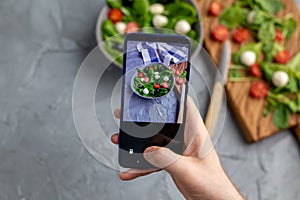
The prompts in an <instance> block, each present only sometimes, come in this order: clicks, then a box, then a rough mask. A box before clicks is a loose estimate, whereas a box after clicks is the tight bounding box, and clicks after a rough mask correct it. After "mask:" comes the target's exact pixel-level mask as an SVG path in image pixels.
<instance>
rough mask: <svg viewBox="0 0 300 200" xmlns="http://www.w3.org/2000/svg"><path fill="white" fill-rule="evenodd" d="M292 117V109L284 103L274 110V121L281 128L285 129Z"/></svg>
mask: <svg viewBox="0 0 300 200" xmlns="http://www.w3.org/2000/svg"><path fill="white" fill-rule="evenodd" d="M289 119H290V111H289V109H288V107H287V106H285V105H284V104H279V105H278V107H277V108H276V109H275V111H274V115H273V123H274V125H275V126H276V127H277V128H279V129H284V128H287V127H288V122H289Z"/></svg>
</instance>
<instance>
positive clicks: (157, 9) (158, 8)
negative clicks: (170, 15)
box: [150, 3, 165, 15]
mask: <svg viewBox="0 0 300 200" xmlns="http://www.w3.org/2000/svg"><path fill="white" fill-rule="evenodd" d="M150 12H151V13H152V14H153V15H158V14H162V13H163V12H165V7H164V6H163V5H162V4H160V3H155V4H152V5H151V6H150Z"/></svg>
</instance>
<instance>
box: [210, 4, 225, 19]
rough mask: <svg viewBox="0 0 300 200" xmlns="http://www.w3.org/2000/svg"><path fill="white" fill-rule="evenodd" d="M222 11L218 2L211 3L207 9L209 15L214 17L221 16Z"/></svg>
mask: <svg viewBox="0 0 300 200" xmlns="http://www.w3.org/2000/svg"><path fill="white" fill-rule="evenodd" d="M222 9H223V8H222V5H221V4H220V3H219V2H212V3H211V4H210V7H209V14H211V15H212V16H215V17H216V16H218V15H220V14H221V12H222Z"/></svg>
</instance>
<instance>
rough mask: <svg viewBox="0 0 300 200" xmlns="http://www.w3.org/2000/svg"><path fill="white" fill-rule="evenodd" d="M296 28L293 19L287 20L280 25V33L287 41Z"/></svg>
mask: <svg viewBox="0 0 300 200" xmlns="http://www.w3.org/2000/svg"><path fill="white" fill-rule="evenodd" d="M296 28H297V22H296V20H295V19H293V18H287V19H286V20H284V21H283V23H282V32H283V35H284V36H285V37H286V38H287V39H288V38H290V37H291V36H292V34H293V33H294V32H295V30H296Z"/></svg>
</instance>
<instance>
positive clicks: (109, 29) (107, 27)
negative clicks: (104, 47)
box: [102, 19, 118, 36]
mask: <svg viewBox="0 0 300 200" xmlns="http://www.w3.org/2000/svg"><path fill="white" fill-rule="evenodd" d="M102 32H103V33H105V34H107V35H108V36H114V35H117V34H118V32H117V30H116V28H115V25H114V24H113V23H112V22H111V21H110V20H108V19H107V20H105V21H104V22H103V24H102Z"/></svg>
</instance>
